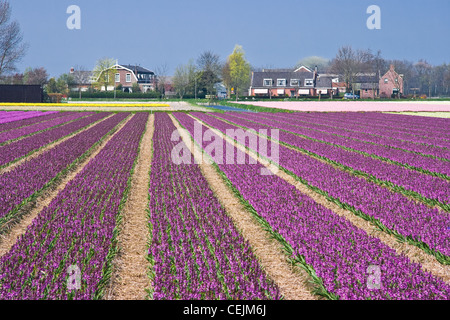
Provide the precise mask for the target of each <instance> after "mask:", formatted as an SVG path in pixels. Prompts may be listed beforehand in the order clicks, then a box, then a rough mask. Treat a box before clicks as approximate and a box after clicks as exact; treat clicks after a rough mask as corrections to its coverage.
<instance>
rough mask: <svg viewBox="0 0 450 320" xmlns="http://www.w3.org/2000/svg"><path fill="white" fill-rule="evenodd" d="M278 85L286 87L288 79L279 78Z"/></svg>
mask: <svg viewBox="0 0 450 320" xmlns="http://www.w3.org/2000/svg"><path fill="white" fill-rule="evenodd" d="M277 87H286V79H277Z"/></svg>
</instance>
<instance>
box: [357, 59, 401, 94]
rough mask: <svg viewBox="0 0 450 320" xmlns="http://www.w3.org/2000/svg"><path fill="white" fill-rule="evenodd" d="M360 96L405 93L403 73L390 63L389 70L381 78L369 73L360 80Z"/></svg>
mask: <svg viewBox="0 0 450 320" xmlns="http://www.w3.org/2000/svg"><path fill="white" fill-rule="evenodd" d="M357 85H358V87H357V89H358V90H359V93H360V97H361V98H362V99H364V98H371V99H374V98H391V97H392V96H398V95H399V94H400V95H401V94H403V75H401V74H398V73H397V72H395V70H394V65H392V64H391V65H390V67H389V70H388V71H387V72H386V73H385V74H384V75H383V76H381V77H380V78H378V79H376V74H372V75H368V76H366V77H365V78H361V79H359V80H358V84H357Z"/></svg>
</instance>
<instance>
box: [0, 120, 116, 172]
mask: <svg viewBox="0 0 450 320" xmlns="http://www.w3.org/2000/svg"><path fill="white" fill-rule="evenodd" d="M107 115H108V113H96V114H93V115H90V116H87V117H84V118H81V119H78V120H75V121H72V122H70V123H67V124H65V125H62V126H60V127H57V128H54V129H50V130H47V131H44V132H41V133H38V134H36V135H33V136H31V137H27V138H24V139H21V140H19V141H15V142H13V143H10V144H8V145H5V146H1V147H0V166H6V165H7V164H8V163H10V162H12V161H15V160H17V159H20V158H22V157H25V156H27V155H29V154H30V153H32V152H35V151H36V150H39V149H40V148H43V147H45V146H46V145H48V144H49V143H52V142H56V141H58V140H60V139H62V138H64V137H66V136H68V135H71V134H74V133H75V132H77V131H78V130H81V129H83V128H84V127H86V126H89V125H92V124H93V123H94V122H97V121H99V120H101V119H103V118H105V117H106V116H107Z"/></svg>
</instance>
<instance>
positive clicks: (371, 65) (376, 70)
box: [364, 49, 387, 99]
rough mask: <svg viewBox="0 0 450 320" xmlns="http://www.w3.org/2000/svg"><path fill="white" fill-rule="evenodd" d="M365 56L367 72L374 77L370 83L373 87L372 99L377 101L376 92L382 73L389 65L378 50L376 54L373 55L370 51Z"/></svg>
mask: <svg viewBox="0 0 450 320" xmlns="http://www.w3.org/2000/svg"><path fill="white" fill-rule="evenodd" d="M364 54H365V57H364V60H365V61H366V62H365V66H366V69H365V71H367V72H368V73H370V74H372V75H373V76H371V77H370V79H371V81H370V83H371V86H372V99H375V92H376V89H377V87H378V84H379V82H380V78H381V76H382V72H384V70H386V69H387V63H386V60H384V59H383V58H382V56H381V51H380V50H378V51H377V53H376V54H373V53H372V51H371V50H370V49H368V50H366V51H365V53H364Z"/></svg>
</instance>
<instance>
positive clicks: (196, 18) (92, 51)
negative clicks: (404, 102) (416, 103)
mask: <svg viewBox="0 0 450 320" xmlns="http://www.w3.org/2000/svg"><path fill="white" fill-rule="evenodd" d="M10 4H11V6H12V10H13V13H12V14H13V19H16V20H17V21H18V22H19V23H20V26H21V30H22V32H23V35H24V40H25V41H26V42H27V43H28V44H29V49H28V51H27V55H26V57H25V58H24V59H23V61H22V62H21V63H20V64H19V65H18V67H19V71H22V72H23V71H24V70H25V68H26V67H41V66H43V67H45V68H46V69H47V70H48V72H49V73H50V75H51V76H59V75H60V74H62V73H66V72H68V71H69V69H70V67H72V66H75V65H82V66H85V67H86V68H89V69H91V68H93V67H94V65H95V62H96V61H97V60H98V59H99V58H102V57H111V58H114V59H118V61H119V63H122V64H140V65H141V66H144V67H147V68H150V69H154V68H155V67H156V66H158V65H162V64H164V63H166V64H167V65H168V67H169V74H172V73H173V71H174V70H175V68H176V66H177V65H179V64H182V63H186V62H187V61H188V60H189V59H190V58H194V59H196V58H197V57H198V56H199V54H200V53H201V52H202V51H205V50H212V51H213V52H215V53H217V54H219V55H220V56H221V58H222V59H223V60H225V59H226V57H227V56H228V55H229V54H230V53H231V52H232V50H233V48H234V45H235V44H240V45H242V46H243V48H244V50H245V52H246V55H247V59H248V60H249V61H250V63H251V64H252V65H253V66H256V67H277V68H285V67H292V66H293V65H295V64H296V62H297V61H298V60H300V59H301V58H304V57H307V56H312V55H316V56H322V57H325V58H329V59H331V58H333V57H334V56H335V55H336V52H337V49H338V48H339V47H340V46H343V45H352V46H353V48H355V49H368V48H370V49H372V50H373V51H374V52H376V51H377V50H378V49H380V50H381V52H382V55H383V57H384V58H386V59H408V60H411V61H417V60H419V59H421V58H423V59H426V60H427V61H428V62H430V63H431V64H441V63H444V62H446V63H450V41H449V34H450V18H449V15H450V1H449V0H409V1H403V0H339V1H336V0H315V1H312V0H308V1H304V0H278V1H274V0H227V1H214V0H164V1H162V0H158V1H154V0H150V1H149V0H127V1H123V0H120V1H118V0H94V1H92V0H70V1H67V0H10ZM70 5H77V6H79V8H80V9H81V29H79V30H76V29H75V30H69V29H68V28H67V25H66V21H67V19H68V18H69V16H70V14H67V13H66V11H67V8H68V7H69V6H70ZM370 5H377V6H379V7H380V9H381V29H373V30H370V29H368V27H367V25H366V22H367V20H368V18H369V17H370V16H371V14H368V13H367V12H366V10H367V8H368V7H369V6H370Z"/></svg>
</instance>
